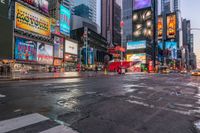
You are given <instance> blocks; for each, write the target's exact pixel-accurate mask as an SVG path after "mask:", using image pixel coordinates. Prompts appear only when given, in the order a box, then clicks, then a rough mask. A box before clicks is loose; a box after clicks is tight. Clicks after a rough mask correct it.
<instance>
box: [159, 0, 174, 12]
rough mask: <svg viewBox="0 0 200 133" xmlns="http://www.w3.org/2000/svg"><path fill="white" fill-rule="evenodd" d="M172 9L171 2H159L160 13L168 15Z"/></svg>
mask: <svg viewBox="0 0 200 133" xmlns="http://www.w3.org/2000/svg"><path fill="white" fill-rule="evenodd" d="M171 8H172V3H171V0H161V12H165V13H170V12H171Z"/></svg>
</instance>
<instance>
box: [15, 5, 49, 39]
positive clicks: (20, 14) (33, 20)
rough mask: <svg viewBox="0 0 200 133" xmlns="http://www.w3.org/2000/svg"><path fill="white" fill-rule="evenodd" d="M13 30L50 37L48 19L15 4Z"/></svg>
mask: <svg viewBox="0 0 200 133" xmlns="http://www.w3.org/2000/svg"><path fill="white" fill-rule="evenodd" d="M15 28H19V29H23V30H27V31H31V32H35V33H37V34H40V35H43V36H50V35H51V32H50V19H49V18H48V17H46V16H44V15H41V14H39V13H37V12H35V11H33V10H31V9H29V8H27V7H25V6H23V5H21V4H19V3H16V4H15Z"/></svg>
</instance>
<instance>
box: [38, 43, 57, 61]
mask: <svg viewBox="0 0 200 133" xmlns="http://www.w3.org/2000/svg"><path fill="white" fill-rule="evenodd" d="M37 61H38V63H40V64H48V65H52V64H53V46H51V45H47V44H44V43H39V42H38V43H37Z"/></svg>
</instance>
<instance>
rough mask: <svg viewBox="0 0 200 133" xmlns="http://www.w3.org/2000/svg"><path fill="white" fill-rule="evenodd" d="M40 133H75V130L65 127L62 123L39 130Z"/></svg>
mask: <svg viewBox="0 0 200 133" xmlns="http://www.w3.org/2000/svg"><path fill="white" fill-rule="evenodd" d="M40 133H77V132H76V131H74V130H72V129H71V128H69V127H66V126H64V125H60V126H57V127H53V128H50V129H48V130H46V131H43V132H40Z"/></svg>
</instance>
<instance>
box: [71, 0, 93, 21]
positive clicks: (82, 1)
mask: <svg viewBox="0 0 200 133" xmlns="http://www.w3.org/2000/svg"><path fill="white" fill-rule="evenodd" d="M86 10H87V11H86ZM84 11H86V12H84ZM74 14H75V15H77V16H81V17H83V18H87V19H90V20H91V21H93V22H95V23H97V0H74Z"/></svg>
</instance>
